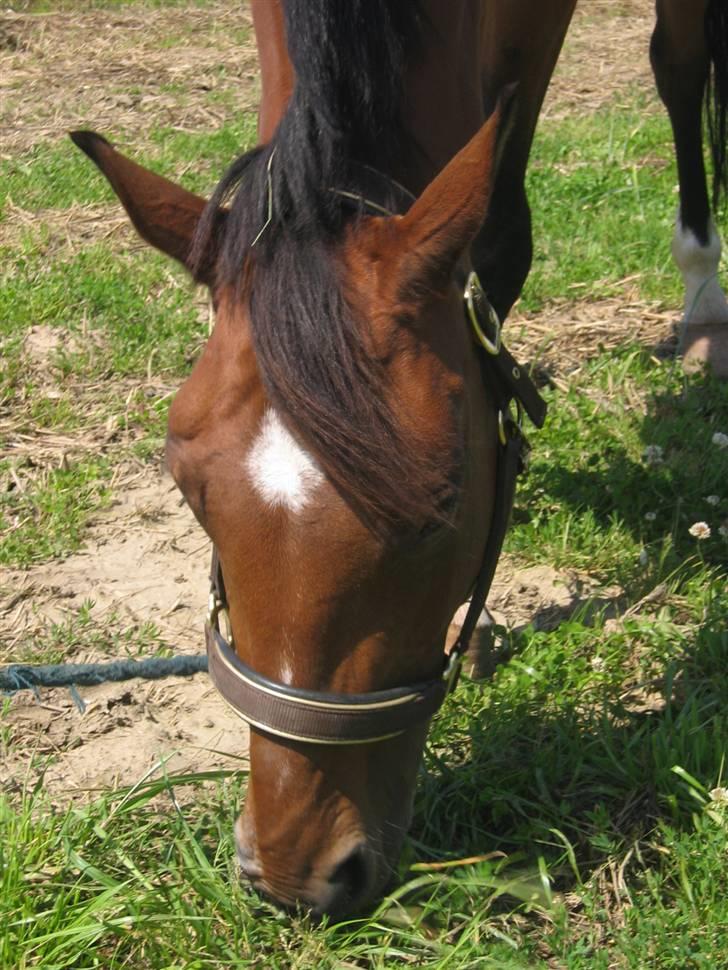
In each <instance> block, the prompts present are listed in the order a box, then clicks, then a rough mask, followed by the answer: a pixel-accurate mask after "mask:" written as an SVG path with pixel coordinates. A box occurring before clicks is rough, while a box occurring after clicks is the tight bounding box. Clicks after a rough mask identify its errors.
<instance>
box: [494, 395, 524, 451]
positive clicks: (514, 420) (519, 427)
mask: <svg viewBox="0 0 728 970" xmlns="http://www.w3.org/2000/svg"><path fill="white" fill-rule="evenodd" d="M514 403H515V408H516V413H515V415H514V414H513V413H512V410H511V408H512V406H513V404H514ZM506 422H508V424H511V425H513V426H514V427H515V428H516V431H517V432H518V434H519V435H521V437H523V405H522V404H521V402H520V401H519V400H518V398H514V400H513V401H511V402H509V404H508V410H507V411H506V413H505V415H504V414H503V411H499V412H498V438H499V439H500V443H501V444H502V445H503V446H504V447H505V446H506V445H507V444H508V434H507V432H506Z"/></svg>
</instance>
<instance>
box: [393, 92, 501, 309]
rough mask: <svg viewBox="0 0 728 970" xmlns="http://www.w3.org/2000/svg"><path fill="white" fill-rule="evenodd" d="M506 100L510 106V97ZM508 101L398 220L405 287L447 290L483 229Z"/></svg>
mask: <svg viewBox="0 0 728 970" xmlns="http://www.w3.org/2000/svg"><path fill="white" fill-rule="evenodd" d="M507 100H509V101H510V98H508V99H507ZM503 109H504V104H503V99H502V101H501V103H499V105H498V106H497V107H496V109H495V111H494V112H493V113H492V114H491V115H490V117H489V118H488V120H487V121H486V122H485V124H484V125H483V126H482V127H481V128H480V130H479V131H478V132H477V133H476V134H475V135H474V136H473V137H472V138H471V139H470V141H469V142H468V143H467V144H466V145H465V147H464V148H462V149H461V150H460V151H459V152H458V153H457V155H455V156H454V157H453V158H452V159H451V160H450V161H449V162H448V164H447V165H446V166H445V168H443V169H442V171H441V172H440V173H439V174H438V175H437V176H436V177H435V178H434V179H433V181H432V182H430V184H429V185H428V186H427V188H426V189H425V190H424V191H423V193H422V195H420V197H419V198H418V199H417V200H416V201H415V202H414V203H413V204H412V207H411V209H410V210H409V212H408V213H407V214H406V215H405V216H402V217H401V218H400V219H398V220H397V229H396V233H395V235H396V238H397V246H398V249H399V252H400V254H401V258H400V261H399V262H400V273H401V274H402V277H403V278H402V279H401V284H402V286H403V288H405V289H413V290H414V291H418V290H424V291H428V290H435V291H438V290H442V289H444V288H445V287H446V286H447V284H448V283H449V282H450V279H451V278H452V274H453V272H454V270H455V266H456V265H457V262H458V260H459V259H460V257H461V256H462V255H463V253H464V252H465V250H466V249H467V247H468V246H469V245H470V243H472V241H473V240H474V238H475V236H476V235H477V233H478V230H479V229H480V228H481V226H482V225H483V222H484V220H485V217H486V214H487V211H488V202H489V200H490V193H491V190H492V187H493V182H494V180H495V174H496V168H497V155H498V150H497V148H498V141H499V139H498V133H499V131H500V130H501V128H502V124H503V121H504V118H503V115H504V110H503Z"/></svg>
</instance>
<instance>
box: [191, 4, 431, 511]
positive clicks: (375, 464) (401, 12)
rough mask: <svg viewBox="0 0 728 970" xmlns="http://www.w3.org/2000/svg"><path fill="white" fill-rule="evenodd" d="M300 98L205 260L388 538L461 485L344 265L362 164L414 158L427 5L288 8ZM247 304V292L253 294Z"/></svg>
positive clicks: (233, 201)
mask: <svg viewBox="0 0 728 970" xmlns="http://www.w3.org/2000/svg"><path fill="white" fill-rule="evenodd" d="M283 7H284V12H285V23H286V31H287V37H288V48H289V54H290V57H291V61H292V64H293V66H294V70H295V74H296V87H295V90H294V93H293V95H292V98H291V101H290V103H289V106H288V108H287V110H286V112H285V114H284V116H283V118H282V119H281V122H280V124H279V126H278V129H277V130H276V133H275V135H274V137H273V139H272V140H271V142H270V143H269V144H267V145H262V146H259V147H258V148H255V149H254V150H253V151H251V152H249V153H247V154H246V155H244V156H242V157H241V158H240V159H238V160H237V161H236V162H235V163H234V164H233V165H232V166H231V168H230V170H229V171H228V172H227V173H226V175H225V176H224V177H223V179H222V180H221V182H220V183H219V185H218V186H217V189H216V191H215V193H214V195H213V197H212V199H211V200H210V204H209V206H208V209H207V211H206V213H205V216H204V217H203V219H202V221H201V224H200V228H199V230H198V234H197V237H196V240H195V245H194V248H193V261H194V259H195V258H197V259H200V258H201V256H202V254H203V253H204V252H205V251H206V250H207V249H208V247H210V246H211V245H212V244H213V239H212V232H213V222H214V214H215V212H216V211H217V208H218V207H219V206H220V205H228V206H229V216H228V219H227V224H226V229H225V235H224V238H223V239H222V240H217V247H218V248H217V251H218V254H219V255H218V265H217V272H218V279H219V282H221V283H227V284H233V285H238V286H241V287H242V285H243V282H242V281H244V290H245V293H244V295H245V297H246V299H247V300H248V302H249V308H250V318H251V328H252V333H253V340H254V344H255V351H256V360H257V363H258V367H259V370H260V375H261V379H262V381H263V383H264V386H265V388H266V391H267V393H268V395H269V397H270V399H271V401H272V402H273V403H274V404H275V406H276V407H277V408H279V409H280V411H281V412H282V413H283V415H284V416H285V417H286V418H287V419H288V421H289V423H290V424H291V426H292V428H293V429H294V430H295V431H296V432H297V433H298V434H300V435H301V437H302V438H303V439H304V440H305V441H306V443H307V444H309V445H310V446H311V448H312V449H313V451H314V452H315V453H316V455H317V457H318V459H319V461H320V462H321V464H322V466H323V467H324V468H325V470H326V471H327V473H328V475H329V477H330V478H331V479H332V481H333V482H334V484H335V485H336V486H337V487H338V488H339V489H340V491H341V492H342V493H343V494H345V495H346V496H347V498H348V499H349V500H350V501H352V504H354V506H355V507H357V508H358V509H359V510H360V511H361V512H362V513H363V514H364V515H365V516H366V517H367V518H368V520H369V521H370V522H373V523H374V524H375V525H379V526H387V527H389V526H391V525H393V524H399V525H401V524H403V523H404V524H409V525H412V524H420V525H421V524H422V523H423V522H426V521H430V520H432V519H433V517H437V514H438V513H437V509H438V507H440V504H441V502H442V500H443V498H444V497H445V493H446V492H447V489H448V486H447V483H446V482H443V480H442V479H443V476H442V474H441V473H440V472H439V471H438V469H437V468H436V467H435V464H436V463H435V462H434V461H432V460H431V459H428V457H427V456H426V455H425V454H424V449H423V448H422V447H421V446H419V447H418V442H417V441H414V440H412V435H411V433H410V434H408V435H406V436H405V435H404V434H403V432H402V429H401V428H400V426H399V423H398V422H397V420H396V419H395V417H394V415H393V413H392V410H391V406H390V403H389V401H388V395H387V388H386V381H385V373H384V370H383V367H382V365H381V364H380V363H379V362H378V361H377V360H375V359H373V358H372V357H371V355H370V354H369V353H368V352H367V350H366V347H365V344H366V340H365V337H364V335H363V334H362V329H363V321H362V320H359V319H357V318H356V316H355V314H354V312H353V311H352V309H351V307H350V306H349V304H348V302H347V298H346V294H345V292H344V287H343V286H342V280H341V278H340V263H339V261H338V260H337V257H336V251H335V248H336V243H337V242H338V241H339V239H340V237H341V233H342V229H343V227H344V225H345V223H346V221H347V220H348V219H350V218H352V209H351V206H350V205H347V203H346V202H345V200H344V199H342V197H341V196H338V195H336V194H335V193H333V192H332V191H331V188H333V187H339V188H341V187H344V186H345V187H346V188H351V187H352V163H366V164H368V165H373V166H376V167H380V168H382V169H383V170H384V171H386V170H387V159H388V158H392V157H393V155H392V153H393V152H397V151H399V150H400V149H401V144H402V140H403V138H404V135H403V126H402V125H401V123H400V119H399V110H400V102H401V89H402V79H403V73H404V67H405V64H406V61H407V58H408V57H409V56H411V54H412V52H413V48H414V47H415V45H416V43H417V39H418V36H419V31H420V22H421V18H420V14H419V11H418V2H415V0H283ZM241 295H242V293H241Z"/></svg>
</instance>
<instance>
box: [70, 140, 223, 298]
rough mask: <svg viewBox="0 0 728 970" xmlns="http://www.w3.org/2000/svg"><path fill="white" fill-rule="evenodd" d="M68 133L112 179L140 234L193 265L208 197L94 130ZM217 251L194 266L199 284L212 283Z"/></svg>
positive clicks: (162, 249)
mask: <svg viewBox="0 0 728 970" xmlns="http://www.w3.org/2000/svg"><path fill="white" fill-rule="evenodd" d="M70 134H71V138H72V140H73V142H74V143H75V144H76V145H78V147H79V148H80V149H81V151H83V152H85V153H86V155H88V157H89V158H90V159H91V161H92V162H94V163H95V164H96V165H97V166H98V167H99V169H100V170H101V172H102V173H103V174H104V175H105V176H106V178H107V179H108V180H109V182H110V183H111V187H112V189H113V190H114V192H116V194H117V195H118V196H119V199H120V200H121V203H122V205H123V206H124V208H125V209H126V211H127V212H128V214H129V218H130V219H131V221H132V222H133V224H134V227H135V228H136V230H137V232H138V233H139V235H140V236H141V237H142V239H145V240H146V241H147V242H148V243H150V244H151V245H152V246H155V247H156V248H157V249H160V250H161V251H162V252H163V253H166V254H167V255H168V256H172V257H173V258H174V259H177V260H179V262H180V263H182V264H183V265H184V266H185V267H186V268H187V269H190V270H192V267H191V266H190V264H189V256H190V248H191V244H192V239H193V236H194V234H195V229H196V228H197V224H198V222H199V221H200V217H201V216H202V213H203V211H204V209H205V206H206V204H207V203H206V202H205V200H204V199H203V198H201V197H200V196H198V195H194V194H193V193H192V192H188V191H187V190H186V189H183V188H182V187H181V186H179V185H175V184H174V182H170V181H169V179H166V178H163V177H162V176H161V175H156V174H155V173H154V172H150V171H149V169H146V168H143V167H142V166H141V165H137V164H136V162H132V161H131V159H129V158H126V157H125V156H124V155H122V154H121V153H120V152H117V151H116V149H115V148H114V147H113V146H112V145H111V144H109V142H108V141H107V140H106V139H105V138H102V137H101V135H97V134H96V133H95V132H93V131H72V132H71V133H70ZM224 218H225V212H224V211H223V210H220V211H219V212H218V214H217V220H218V222H219V223H220V224H222V222H223V220H224ZM214 255H215V254H214V252H211V253H210V254H209V258H208V259H207V260H204V261H203V262H202V265H198V266H195V267H194V274H193V275H194V277H195V279H196V280H197V282H198V283H207V284H208V285H211V284H212V283H213V277H214Z"/></svg>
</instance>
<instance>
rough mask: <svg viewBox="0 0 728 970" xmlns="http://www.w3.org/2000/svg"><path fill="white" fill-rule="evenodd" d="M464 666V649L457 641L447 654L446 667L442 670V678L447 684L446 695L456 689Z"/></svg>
mask: <svg viewBox="0 0 728 970" xmlns="http://www.w3.org/2000/svg"><path fill="white" fill-rule="evenodd" d="M462 667H463V650H462V647H460V646H459V645H458V644H457V643H456V644H455V646H454V647H453V648H452V650H451V651H450V653H449V654H448V655H447V661H446V662H445V669H444V670H443V672H442V679H443V680H444V681H445V683H446V684H447V689H446V690H445V696H446V697H447V695H448V694H450V693H452V691H454V690H455V687H456V686H457V682H458V679H459V678H460V671H461V670H462Z"/></svg>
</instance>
